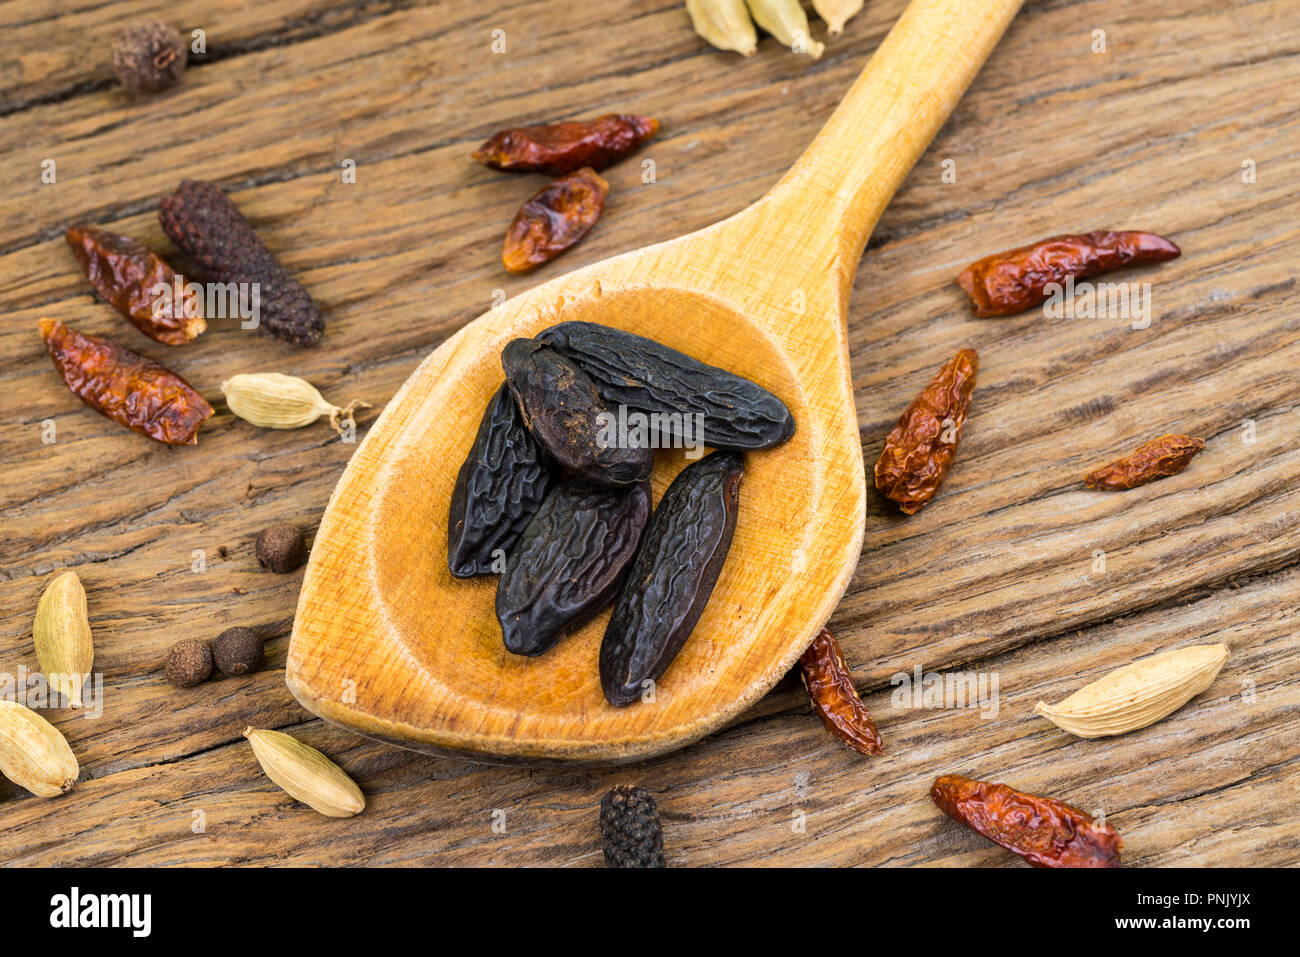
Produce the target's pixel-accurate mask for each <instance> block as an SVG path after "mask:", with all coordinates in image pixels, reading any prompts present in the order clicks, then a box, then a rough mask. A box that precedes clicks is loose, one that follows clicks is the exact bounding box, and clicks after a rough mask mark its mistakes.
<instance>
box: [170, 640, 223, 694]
mask: <svg viewBox="0 0 1300 957" xmlns="http://www.w3.org/2000/svg"><path fill="white" fill-rule="evenodd" d="M211 674H212V646H211V645H210V644H208V643H207V642H206V641H200V640H199V639H198V638H187V639H185V640H184V641H178V642H176V644H174V645H172V647H171V651H169V652H168V653H167V680H168V681H170V682H171V683H172V684H174V685H175V686H176V687H178V688H193V687H194V686H195V685H198V684H202V683H203V682H205V681H207V680H208V677H209V676H210V675H211Z"/></svg>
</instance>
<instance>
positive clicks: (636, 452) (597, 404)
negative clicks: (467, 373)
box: [501, 339, 654, 485]
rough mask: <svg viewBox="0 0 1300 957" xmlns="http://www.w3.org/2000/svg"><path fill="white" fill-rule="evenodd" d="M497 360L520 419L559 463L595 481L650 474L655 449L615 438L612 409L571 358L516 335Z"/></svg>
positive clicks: (633, 479) (631, 480)
mask: <svg viewBox="0 0 1300 957" xmlns="http://www.w3.org/2000/svg"><path fill="white" fill-rule="evenodd" d="M501 365H502V367H503V368H504V369H505V371H506V382H507V383H508V384H509V386H510V391H511V392H512V393H513V394H514V397H515V401H516V402H517V403H518V404H519V411H520V413H521V414H522V415H523V420H524V424H525V425H526V426H528V430H529V431H530V432H532V434H533V438H535V439H536V440H537V441H538V443H539V444H540V445H541V447H542V448H543V449H545V450H546V452H547V453H548V454H549V455H550V456H551V458H553V459H555V461H557V462H558V463H560V465H562V466H564V467H565V468H566V469H568V470H569V471H570V472H572V473H573V474H574V475H577V476H578V477H579V478H584V479H586V480H587V481H589V482H594V483H595V484H597V485H633V484H635V483H637V482H643V481H645V480H646V479H647V478H649V476H650V469H651V468H653V467H654V452H653V451H652V450H651V449H650V448H648V447H646V446H641V445H632V444H630V443H624V442H621V441H619V439H620V436H618V435H617V430H616V428H615V423H616V422H617V418H618V417H617V414H616V413H615V412H614V411H613V410H612V409H611V408H610V407H609V406H608V405H606V403H605V401H604V400H603V399H601V397H600V393H599V392H598V391H596V386H595V384H594V383H593V382H592V381H591V379H590V378H589V377H588V376H587V374H586V373H585V372H583V371H582V369H580V368H579V367H578V365H577V364H576V363H574V362H573V361H572V360H571V359H568V358H566V357H565V356H562V355H560V353H558V352H556V351H555V350H554V349H547V348H545V347H544V346H543V345H542V344H541V343H539V342H538V341H537V340H535V339H516V340H514V341H513V342H511V343H510V344H509V345H508V346H506V348H505V351H503V352H502V353H501Z"/></svg>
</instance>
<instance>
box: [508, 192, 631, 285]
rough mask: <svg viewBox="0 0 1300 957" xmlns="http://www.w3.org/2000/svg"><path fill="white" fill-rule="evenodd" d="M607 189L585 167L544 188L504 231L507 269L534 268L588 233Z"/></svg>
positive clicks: (519, 271) (527, 269)
mask: <svg viewBox="0 0 1300 957" xmlns="http://www.w3.org/2000/svg"><path fill="white" fill-rule="evenodd" d="M608 192H609V184H608V183H606V182H605V181H604V180H603V179H601V178H600V177H599V176H597V175H596V174H595V173H594V172H593V171H592V170H590V169H587V168H585V167H584V168H583V169H580V170H578V171H577V172H575V173H570V174H569V175H568V176H565V177H563V178H561V179H557V180H555V182H553V183H551V184H550V185H549V186H545V187H543V188H542V189H541V190H540V191H539V192H537V193H536V194H535V195H534V196H533V198H532V199H530V200H529V201H528V202H526V203H524V205H523V206H522V207H520V210H519V212H518V213H516V214H515V219H514V222H512V223H511V224H510V228H509V229H508V230H506V244H505V248H504V249H503V250H502V251H501V261H502V262H503V263H504V264H505V267H506V271H507V272H512V273H524V272H528V271H529V270H530V269H536V268H537V267H538V266H540V265H541V264H542V263H544V262H547V261H549V260H551V259H554V258H555V257H556V256H558V255H559V254H560V253H562V252H564V251H565V250H566V249H568V248H569V247H570V246H572V245H573V244H574V243H576V242H577V241H578V240H580V239H581V238H582V237H583V236H585V235H587V230H589V229H591V227H592V226H595V225H596V220H598V219H600V214H601V213H602V212H603V211H604V209H605V196H606V194H607V193H608Z"/></svg>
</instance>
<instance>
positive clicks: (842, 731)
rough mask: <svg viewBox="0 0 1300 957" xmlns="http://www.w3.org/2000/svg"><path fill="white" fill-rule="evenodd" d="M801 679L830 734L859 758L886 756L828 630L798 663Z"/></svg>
mask: <svg viewBox="0 0 1300 957" xmlns="http://www.w3.org/2000/svg"><path fill="white" fill-rule="evenodd" d="M799 675H800V677H801V678H803V685H804V687H805V688H807V689H808V694H809V696H810V697H811V698H812V705H813V710H814V711H815V712H817V717H819V718H821V719H822V724H824V725H826V729H827V730H828V731H830V733H831V734H833V735H835V737H837V738H839V739H840V740H841V741H843V742H844V743H845V744H847V745H848V746H849V747H850V748H852V749H853V750H854V751H857V752H858V753H859V754H884V753H885V742H884V741H883V740H881V737H880V732H879V731H877V730H876V723H875V722H874V721H872V720H871V713H870V712H869V711H867V706H866V705H864V704H863V703H862V699H861V698H860V697H858V689H857V688H856V687H854V685H853V676H852V674H850V672H849V669H848V666H847V665H846V664H845V663H844V655H843V654H841V653H840V643H839V642H838V641H836V640H835V636H834V635H832V634H831V633H830V632H829V631H827V630H826V629H825V628H823V629H822V630H821V631H820V632H818V634H817V637H816V638H814V639H813V642H812V644H811V645H809V646H808V650H807V651H805V652H804V653H803V657H802V658H800V659H799Z"/></svg>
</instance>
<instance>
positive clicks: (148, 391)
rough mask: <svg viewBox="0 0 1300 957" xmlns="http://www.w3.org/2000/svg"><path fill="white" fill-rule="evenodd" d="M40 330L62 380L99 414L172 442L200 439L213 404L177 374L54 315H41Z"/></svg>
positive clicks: (188, 442)
mask: <svg viewBox="0 0 1300 957" xmlns="http://www.w3.org/2000/svg"><path fill="white" fill-rule="evenodd" d="M40 330H41V338H42V339H44V340H45V348H46V350H48V352H49V353H50V358H51V359H53V360H54V366H55V368H56V369H58V370H59V374H60V375H61V376H63V381H64V383H66V384H67V386H68V388H69V389H71V390H72V392H73V394H74V395H76V396H77V397H78V398H80V399H81V401H83V402H85V403H86V405H88V406H90V407H91V408H92V409H94V410H95V411H96V412H99V413H101V414H102V415H105V416H107V417H108V418H110V419H112V420H113V421H115V422H118V423H120V424H122V425H125V426H126V427H127V428H128V429H132V430H134V431H136V432H139V433H141V434H142V435H147V436H149V438H151V439H155V440H157V441H159V442H166V443H167V444H169V445H194V444H196V443H197V442H198V441H199V437H198V436H199V426H201V425H202V424H203V422H204V420H205V419H207V418H208V417H210V416H211V415H212V406H210V405H208V403H207V402H206V401H205V400H204V398H203V396H201V395H199V394H198V393H197V392H196V391H194V389H193V388H191V387H190V384H189V383H188V382H186V381H185V380H184V379H182V378H181V377H180V376H178V375H177V374H176V373H174V372H172V371H170V370H169V369H165V368H163V367H162V366H160V365H158V364H157V363H156V362H153V361H151V360H149V359H146V358H145V357H144V356H141V355H137V354H136V353H134V352H132V351H131V350H130V349H127V348H126V347H125V346H120V345H118V344H117V343H116V342H114V341H113V340H111V339H105V338H102V337H100V336H91V335H84V334H82V333H79V332H75V331H74V330H72V329H69V328H68V327H67V326H65V325H64V324H63V323H61V322H59V321H58V320H55V319H42V320H41V321H40Z"/></svg>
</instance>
